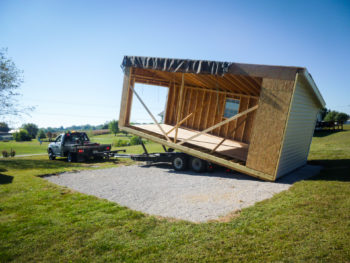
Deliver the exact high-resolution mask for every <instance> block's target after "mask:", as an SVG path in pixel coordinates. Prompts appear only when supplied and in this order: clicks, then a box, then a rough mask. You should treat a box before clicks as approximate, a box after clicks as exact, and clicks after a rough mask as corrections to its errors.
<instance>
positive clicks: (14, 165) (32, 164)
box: [0, 158, 118, 172]
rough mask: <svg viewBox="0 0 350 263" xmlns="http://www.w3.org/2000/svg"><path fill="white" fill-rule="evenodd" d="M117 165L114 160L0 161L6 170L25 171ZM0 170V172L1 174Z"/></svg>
mask: <svg viewBox="0 0 350 263" xmlns="http://www.w3.org/2000/svg"><path fill="white" fill-rule="evenodd" d="M106 162H109V163H114V164H116V163H118V162H117V161H116V160H113V161H108V160H99V161H96V160H91V161H90V160H89V161H86V162H82V163H68V162H67V158H58V159H56V160H54V161H50V160H31V159H22V158H20V159H11V160H6V161H2V160H0V165H4V166H5V167H7V168H8V169H16V170H26V169H38V170H40V169H59V168H69V167H77V168H79V167H86V165H93V164H101V163H106ZM1 171H2V170H1V168H0V172H1Z"/></svg>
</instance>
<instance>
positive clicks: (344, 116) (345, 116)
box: [335, 112, 349, 122]
mask: <svg viewBox="0 0 350 263" xmlns="http://www.w3.org/2000/svg"><path fill="white" fill-rule="evenodd" d="M348 119H349V115H348V114H346V113H344V112H338V114H337V115H336V116H335V120H336V121H342V122H346V121H347V120H348Z"/></svg>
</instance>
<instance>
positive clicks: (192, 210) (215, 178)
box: [45, 165, 321, 222]
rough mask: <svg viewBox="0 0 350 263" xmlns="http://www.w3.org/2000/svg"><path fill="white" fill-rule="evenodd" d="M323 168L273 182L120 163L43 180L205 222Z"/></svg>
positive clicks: (139, 208)
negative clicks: (122, 164) (111, 166)
mask: <svg viewBox="0 0 350 263" xmlns="http://www.w3.org/2000/svg"><path fill="white" fill-rule="evenodd" d="M320 169H321V168H320V167H318V166H304V167H303V168H301V169H299V170H298V171H296V172H294V173H292V174H290V175H288V176H285V177H283V178H282V179H281V180H279V181H277V182H275V183H271V182H264V181H260V180H258V179H254V178H252V177H248V176H245V175H242V174H239V173H236V174H235V173H227V172H224V171H217V172H214V173H203V174H197V173H194V172H189V171H187V172H175V171H173V170H172V169H171V167H170V166H167V165H160V166H159V165H158V166H136V165H133V166H122V167H116V168H111V169H103V170H90V171H81V172H75V173H63V174H60V175H54V176H49V177H45V179H47V180H49V181H51V182H53V183H55V184H59V185H62V186H67V187H69V188H72V189H74V190H77V191H79V192H81V193H85V194H89V195H95V196H97V197H100V198H105V199H107V200H110V201H113V202H116V203H118V204H120V205H122V206H127V207H129V208H131V209H133V210H137V211H141V212H144V213H147V214H152V215H159V216H163V217H171V218H177V219H184V220H189V221H193V222H205V221H208V220H213V219H218V218H219V217H221V216H225V215H227V214H229V213H231V212H234V211H237V210H240V209H242V208H244V207H247V206H251V205H253V204H254V203H256V202H259V201H262V200H264V199H267V198H270V197H272V196H273V195H274V194H276V193H279V192H281V191H284V190H287V189H288V188H289V187H291V185H292V184H293V183H294V182H295V181H299V180H302V179H306V178H307V177H310V176H312V175H315V174H317V173H318V172H319V171H320Z"/></svg>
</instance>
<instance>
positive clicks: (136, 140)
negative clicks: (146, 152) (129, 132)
mask: <svg viewBox="0 0 350 263" xmlns="http://www.w3.org/2000/svg"><path fill="white" fill-rule="evenodd" d="M141 140H142V139H141V138H140V137H139V136H132V137H131V138H130V145H139V144H141V142H142V141H141Z"/></svg>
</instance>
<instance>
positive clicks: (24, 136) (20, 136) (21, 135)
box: [13, 129, 32, 142]
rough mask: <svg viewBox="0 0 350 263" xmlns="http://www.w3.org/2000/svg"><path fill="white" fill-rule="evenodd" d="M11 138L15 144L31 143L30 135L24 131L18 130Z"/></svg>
mask: <svg viewBox="0 0 350 263" xmlns="http://www.w3.org/2000/svg"><path fill="white" fill-rule="evenodd" d="M13 138H14V139H15V140H16V141H17V142H22V141H31V140H32V138H31V136H30V134H29V133H28V131H27V130H26V129H20V130H19V132H16V133H15V134H14V135H13Z"/></svg>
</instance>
